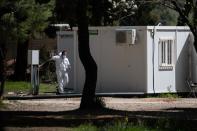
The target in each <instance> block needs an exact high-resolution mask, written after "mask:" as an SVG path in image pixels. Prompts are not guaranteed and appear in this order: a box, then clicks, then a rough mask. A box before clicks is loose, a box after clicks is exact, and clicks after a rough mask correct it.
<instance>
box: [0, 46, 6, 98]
mask: <svg viewBox="0 0 197 131" xmlns="http://www.w3.org/2000/svg"><path fill="white" fill-rule="evenodd" d="M5 54H6V50H5V44H2V43H1V44H0V98H2V96H3V93H4V84H5V80H6V70H5V67H6V61H5Z"/></svg>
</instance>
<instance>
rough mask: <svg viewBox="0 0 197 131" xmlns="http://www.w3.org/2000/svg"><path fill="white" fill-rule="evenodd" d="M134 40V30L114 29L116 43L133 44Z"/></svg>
mask: <svg viewBox="0 0 197 131" xmlns="http://www.w3.org/2000/svg"><path fill="white" fill-rule="evenodd" d="M135 40H136V30H135V29H132V30H116V44H117V45H134V44H135Z"/></svg>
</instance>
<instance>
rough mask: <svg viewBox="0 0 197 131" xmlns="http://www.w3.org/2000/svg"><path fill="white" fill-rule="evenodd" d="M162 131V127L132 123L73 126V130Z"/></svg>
mask: <svg viewBox="0 0 197 131" xmlns="http://www.w3.org/2000/svg"><path fill="white" fill-rule="evenodd" d="M158 130H159V131H163V130H162V129H159V128H157V129H154V128H148V127H146V126H143V125H133V124H132V123H125V122H120V121H119V122H115V123H113V124H107V125H105V126H101V127H96V126H94V125H92V124H90V123H89V124H84V125H80V126H79V127H77V128H74V131H158Z"/></svg>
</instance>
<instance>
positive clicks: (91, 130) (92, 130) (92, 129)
mask: <svg viewBox="0 0 197 131" xmlns="http://www.w3.org/2000/svg"><path fill="white" fill-rule="evenodd" d="M74 131H98V128H97V127H96V126H94V125H92V124H90V123H89V124H84V125H80V126H79V127H78V128H75V129H74Z"/></svg>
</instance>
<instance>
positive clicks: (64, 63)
mask: <svg viewBox="0 0 197 131" xmlns="http://www.w3.org/2000/svg"><path fill="white" fill-rule="evenodd" d="M66 55H67V51H66V50H63V51H62V52H60V53H59V55H55V56H52V58H51V59H52V60H54V61H55V66H56V75H57V81H58V92H57V93H58V94H62V93H65V92H64V88H65V87H66V86H67V85H68V82H69V77H68V69H69V68H70V67H71V66H70V62H69V60H68V58H67V56H66Z"/></svg>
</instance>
